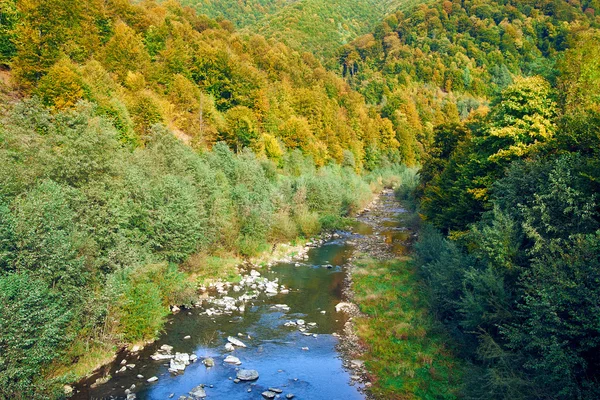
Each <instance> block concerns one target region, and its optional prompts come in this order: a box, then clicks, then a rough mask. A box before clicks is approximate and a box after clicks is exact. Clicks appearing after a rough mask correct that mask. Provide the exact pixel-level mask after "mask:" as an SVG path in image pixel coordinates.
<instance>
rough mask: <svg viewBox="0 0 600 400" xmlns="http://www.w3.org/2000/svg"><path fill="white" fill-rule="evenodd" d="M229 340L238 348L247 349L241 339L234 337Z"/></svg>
mask: <svg viewBox="0 0 600 400" xmlns="http://www.w3.org/2000/svg"><path fill="white" fill-rule="evenodd" d="M227 340H228V341H229V343H231V344H233V345H235V346H238V347H246V345H245V344H244V343H243V342H242V341H241V340H239V339H236V338H234V337H233V336H229V337H228V338H227Z"/></svg>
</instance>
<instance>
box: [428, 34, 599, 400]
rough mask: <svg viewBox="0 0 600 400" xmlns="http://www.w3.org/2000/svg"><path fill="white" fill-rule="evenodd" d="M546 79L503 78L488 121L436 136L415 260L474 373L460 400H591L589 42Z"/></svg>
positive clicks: (594, 221) (594, 240)
mask: <svg viewBox="0 0 600 400" xmlns="http://www.w3.org/2000/svg"><path fill="white" fill-rule="evenodd" d="M574 40H577V44H576V45H575V46H574V47H572V48H571V49H570V50H568V51H567V53H566V54H565V57H564V59H562V60H561V61H560V63H558V64H557V67H558V71H557V72H558V75H557V78H556V79H555V80H554V81H553V82H552V83H550V82H548V81H546V80H545V79H543V78H541V77H539V76H538V77H527V78H519V79H515V81H514V83H513V84H511V85H509V86H507V88H505V89H504V90H503V91H501V92H500V93H499V95H498V96H497V97H496V98H495V99H494V100H493V101H492V103H491V107H490V112H489V113H488V114H487V115H485V116H482V117H480V118H474V119H472V120H470V121H469V122H468V123H466V124H453V125H444V126H441V127H439V128H438V129H436V139H435V143H434V146H433V150H432V151H431V152H430V154H429V156H428V158H427V159H426V161H425V163H424V166H423V169H422V172H421V179H422V181H421V187H420V190H419V191H420V193H421V195H422V197H421V211H422V213H423V215H424V217H425V218H426V219H427V220H428V221H429V222H430V223H431V224H433V226H435V227H436V228H437V229H434V228H433V227H430V228H427V229H424V230H423V232H422V234H421V237H420V240H419V243H418V244H417V254H418V260H419V261H418V263H419V268H420V271H421V273H422V274H423V276H424V277H425V279H426V281H427V282H428V283H429V286H430V288H431V290H432V293H433V307H434V310H435V312H436V314H437V315H438V317H439V318H440V319H441V320H442V321H444V322H445V324H446V325H447V326H448V328H449V331H450V332H452V334H453V336H454V338H455V340H456V341H458V342H460V343H462V345H461V349H462V355H463V357H464V358H465V359H467V360H469V361H470V362H471V363H472V365H473V372H472V373H469V374H467V375H466V376H467V378H468V379H466V380H465V389H464V390H465V396H466V397H467V398H488V399H541V398H553V399H595V398H598V396H599V395H600V378H599V377H600V375H599V371H600V369H599V367H600V365H599V364H598V357H597V354H598V350H599V349H600V341H599V339H598V338H599V337H600V325H599V324H598V318H597V316H598V309H599V308H598V307H599V305H600V302H599V298H598V295H599V293H600V286H599V285H600V280H599V278H598V273H599V271H600V269H599V267H600V265H599V264H598V260H599V255H600V247H599V243H600V242H599V238H600V236H599V234H600V211H599V210H600V209H599V207H598V194H599V190H600V187H599V186H598V182H599V180H600V175H599V172H600V165H599V164H598V159H599V158H598V156H599V155H600V153H599V151H600V136H599V132H600V123H599V121H600V118H599V115H600V114H599V113H600V102H599V100H600V97H599V96H600V68H599V65H598V59H599V58H598V57H599V55H600V54H599V47H598V43H599V40H600V37H599V36H598V34H597V33H593V32H584V33H582V34H580V35H577V36H575V38H574Z"/></svg>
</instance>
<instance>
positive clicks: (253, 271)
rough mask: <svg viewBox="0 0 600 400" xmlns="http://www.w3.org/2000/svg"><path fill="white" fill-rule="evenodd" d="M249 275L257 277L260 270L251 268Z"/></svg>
mask: <svg viewBox="0 0 600 400" xmlns="http://www.w3.org/2000/svg"><path fill="white" fill-rule="evenodd" d="M250 276H252V277H254V278H258V277H259V276H260V272H258V271H255V270H252V271H250Z"/></svg>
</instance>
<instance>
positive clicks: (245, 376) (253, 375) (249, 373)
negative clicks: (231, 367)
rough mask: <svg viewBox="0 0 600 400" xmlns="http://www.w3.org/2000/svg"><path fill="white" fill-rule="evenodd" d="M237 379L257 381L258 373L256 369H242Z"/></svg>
mask: <svg viewBox="0 0 600 400" xmlns="http://www.w3.org/2000/svg"><path fill="white" fill-rule="evenodd" d="M237 378H238V379H239V380H240V381H255V380H257V379H258V371H256V370H254V369H240V370H239V371H238V372H237Z"/></svg>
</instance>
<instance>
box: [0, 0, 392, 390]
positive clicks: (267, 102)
mask: <svg viewBox="0 0 600 400" xmlns="http://www.w3.org/2000/svg"><path fill="white" fill-rule="evenodd" d="M0 5H1V7H2V12H1V14H0V18H1V21H2V26H1V29H0V63H1V71H0V72H1V75H0V77H1V78H2V80H1V82H0V91H1V92H2V93H1V96H0V98H1V99H2V102H1V114H2V115H0V304H2V307H1V308H0V350H1V353H2V355H1V356H0V398H28V399H48V398H61V397H62V396H63V393H62V386H63V385H64V384H65V383H72V382H73V381H74V380H77V379H79V378H80V377H81V376H83V375H85V374H87V373H89V372H90V371H91V370H93V369H94V368H96V367H98V366H99V365H101V364H102V363H105V362H107V361H108V360H109V359H110V358H111V357H112V355H113V354H114V353H115V351H116V350H117V349H118V348H119V347H120V346H122V345H124V344H132V343H139V342H143V341H146V340H151V339H153V338H154V337H156V335H157V334H158V332H159V331H160V330H161V328H162V325H163V323H164V321H165V317H166V315H167V314H168V312H169V305H172V304H189V303H191V302H192V301H193V299H194V294H195V293H196V290H197V288H198V286H199V285H200V284H203V282H204V279H207V278H211V279H216V277H226V278H227V279H232V278H233V277H234V275H233V274H234V273H235V265H236V263H238V262H239V261H240V258H239V257H249V256H252V255H256V254H258V253H260V252H261V251H264V250H268V249H271V248H272V246H273V244H276V243H279V242H289V241H291V240H295V239H296V238H298V237H310V236H311V235H314V234H316V233H318V232H319V231H320V230H321V229H323V228H327V229H333V228H335V227H337V226H339V223H340V218H341V217H343V216H346V215H348V214H351V213H352V212H353V211H356V210H357V209H358V208H360V207H361V205H364V204H365V203H366V202H367V201H368V200H369V198H370V196H371V190H372V189H376V188H378V187H380V185H381V184H382V183H383V182H385V180H383V177H382V174H380V173H376V174H371V175H369V174H368V172H369V170H373V169H376V168H377V167H379V166H387V167H390V168H391V163H390V161H399V154H400V153H399V151H398V149H399V148H400V147H401V144H400V142H399V141H398V140H397V138H396V133H395V132H394V130H393V127H392V124H391V123H390V121H389V120H387V119H384V118H381V117H380V116H379V114H378V113H377V111H376V110H375V109H373V108H372V107H370V106H367V105H366V104H365V102H364V99H363V97H362V96H361V95H360V94H359V93H357V92H355V91H353V90H352V89H351V88H350V86H349V85H348V84H347V83H346V82H345V81H344V80H343V79H342V78H340V77H338V76H336V74H335V73H333V72H329V71H327V70H326V69H325V68H324V67H323V66H322V65H321V64H320V63H319V62H318V61H317V60H316V58H315V57H314V56H312V55H310V54H309V53H305V54H302V53H300V52H297V51H295V50H292V49H290V48H289V47H287V46H285V45H284V44H280V43H275V42H268V41H266V40H265V39H264V38H262V37H260V36H257V35H241V34H238V33H236V32H234V31H233V30H232V29H231V26H230V24H227V23H223V24H219V23H217V22H215V21H214V20H212V19H209V18H207V17H203V16H198V15H197V14H196V13H195V12H194V11H193V10H191V9H189V8H183V7H182V6H180V5H179V4H178V3H176V2H173V1H168V2H164V3H160V4H159V3H154V2H142V3H133V2H130V1H128V0H109V1H98V0H84V1H80V0H77V1H74V0H60V1H53V2H48V1H37V0H28V1H19V2H16V1H12V0H9V1H3V2H2V3H0ZM221 141H223V142H224V143H220V142H221ZM320 167H322V168H320ZM358 172H363V173H365V174H366V175H365V176H364V177H361V176H359V175H358ZM388 175H393V171H390V173H389V174H388ZM370 183H372V186H371V185H370Z"/></svg>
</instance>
